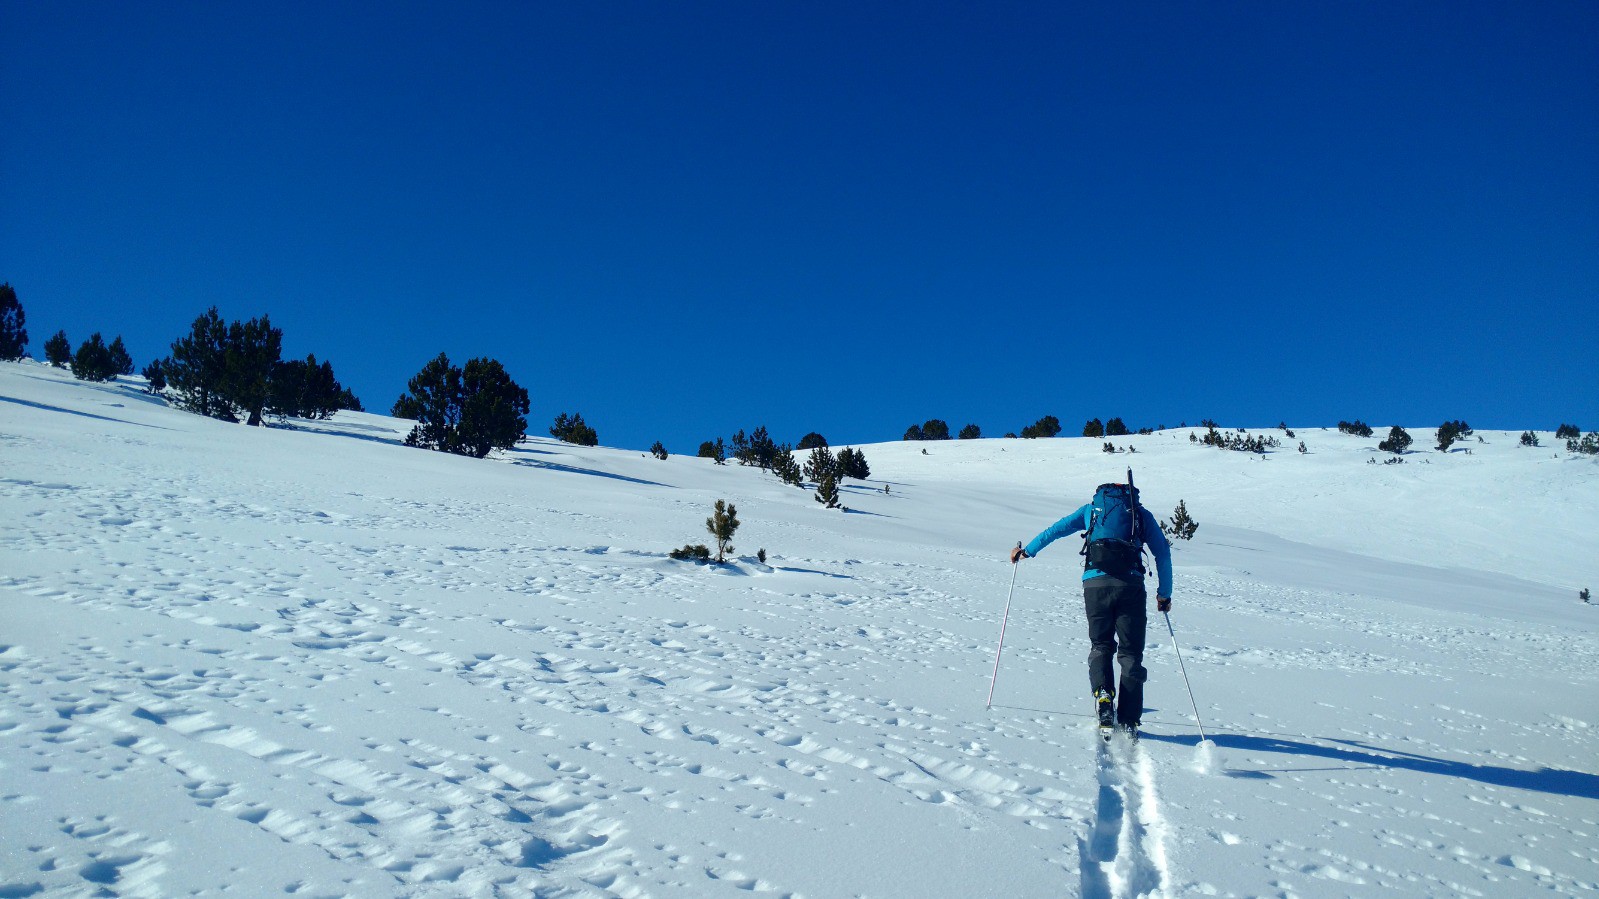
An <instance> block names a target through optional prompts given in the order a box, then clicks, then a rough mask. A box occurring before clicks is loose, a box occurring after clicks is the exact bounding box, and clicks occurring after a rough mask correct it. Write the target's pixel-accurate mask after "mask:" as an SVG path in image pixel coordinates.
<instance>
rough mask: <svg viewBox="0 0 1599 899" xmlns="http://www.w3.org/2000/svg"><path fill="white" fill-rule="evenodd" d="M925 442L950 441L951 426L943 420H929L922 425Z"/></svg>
mask: <svg viewBox="0 0 1599 899" xmlns="http://www.w3.org/2000/svg"><path fill="white" fill-rule="evenodd" d="M922 439H923V440H948V439H949V424H948V423H947V422H945V421H944V420H943V419H941V418H929V419H928V420H927V421H926V422H925V423H923V424H922Z"/></svg>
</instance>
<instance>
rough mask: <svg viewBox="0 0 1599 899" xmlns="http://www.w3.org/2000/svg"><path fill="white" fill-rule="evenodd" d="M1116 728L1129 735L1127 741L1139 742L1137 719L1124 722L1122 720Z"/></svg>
mask: <svg viewBox="0 0 1599 899" xmlns="http://www.w3.org/2000/svg"><path fill="white" fill-rule="evenodd" d="M1116 729H1117V730H1119V731H1121V732H1122V734H1124V735H1125V736H1126V737H1127V741H1128V742H1129V743H1137V742H1138V722H1137V721H1123V722H1121V723H1119V724H1117V725H1116Z"/></svg>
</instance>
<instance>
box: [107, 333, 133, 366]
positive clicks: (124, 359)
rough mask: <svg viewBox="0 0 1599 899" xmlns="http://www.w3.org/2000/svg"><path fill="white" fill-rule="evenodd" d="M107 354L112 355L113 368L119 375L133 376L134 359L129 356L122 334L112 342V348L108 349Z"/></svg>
mask: <svg viewBox="0 0 1599 899" xmlns="http://www.w3.org/2000/svg"><path fill="white" fill-rule="evenodd" d="M106 352H107V353H109V354H110V355H111V368H112V369H113V370H114V371H115V372H116V373H117V374H119V375H131V374H133V357H132V356H129V355H128V348H127V347H125V346H123V345H122V335H121V334H118V335H117V337H116V339H115V340H113V341H111V346H109V347H107V348H106Z"/></svg>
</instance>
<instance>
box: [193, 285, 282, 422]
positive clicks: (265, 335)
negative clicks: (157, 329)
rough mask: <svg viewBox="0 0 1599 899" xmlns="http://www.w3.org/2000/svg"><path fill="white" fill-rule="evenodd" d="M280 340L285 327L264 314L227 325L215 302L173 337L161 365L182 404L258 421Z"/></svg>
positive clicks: (212, 413)
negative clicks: (167, 358) (166, 359)
mask: <svg viewBox="0 0 1599 899" xmlns="http://www.w3.org/2000/svg"><path fill="white" fill-rule="evenodd" d="M282 343H283V332H282V331H281V330H279V329H277V328H274V327H272V323H271V321H270V320H269V319H268V318H267V317H266V316H264V315H263V316H262V317H260V318H254V319H251V320H249V321H248V322H237V321H236V322H233V323H232V324H223V322H222V317H221V316H219V315H217V310H216V307H215V306H212V307H211V308H210V309H209V310H207V311H206V313H205V314H204V315H201V316H200V317H199V318H196V319H195V320H194V324H192V325H191V326H190V327H189V334H188V336H186V337H181V338H179V339H178V340H176V341H174V342H173V344H172V357H171V360H170V361H169V362H167V363H165V364H164V366H163V368H164V370H165V373H166V378H167V384H168V386H169V387H171V388H172V389H173V390H174V392H176V393H177V404H178V406H179V407H180V408H183V409H187V410H189V411H190V412H196V413H199V414H200V415H208V416H210V417H212V418H220V419H222V420H223V421H238V420H239V415H240V414H241V413H243V414H245V415H246V416H247V417H248V420H249V423H250V424H252V425H259V424H261V414H262V411H263V410H264V409H265V408H266V404H267V400H268V399H269V398H270V396H271V381H272V369H273V366H274V365H275V364H276V363H277V361H278V357H279V354H280V351H281V347H282Z"/></svg>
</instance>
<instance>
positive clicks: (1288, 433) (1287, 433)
mask: <svg viewBox="0 0 1599 899" xmlns="http://www.w3.org/2000/svg"><path fill="white" fill-rule="evenodd" d="M1283 436H1284V437H1287V438H1288V439H1289V440H1293V439H1294V432H1293V431H1291V430H1289V429H1288V428H1283Z"/></svg>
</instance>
